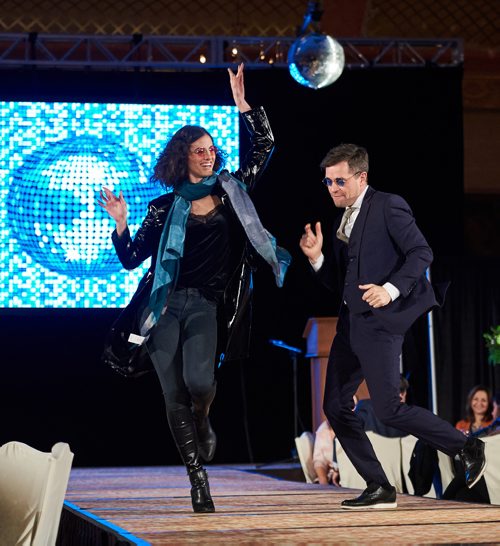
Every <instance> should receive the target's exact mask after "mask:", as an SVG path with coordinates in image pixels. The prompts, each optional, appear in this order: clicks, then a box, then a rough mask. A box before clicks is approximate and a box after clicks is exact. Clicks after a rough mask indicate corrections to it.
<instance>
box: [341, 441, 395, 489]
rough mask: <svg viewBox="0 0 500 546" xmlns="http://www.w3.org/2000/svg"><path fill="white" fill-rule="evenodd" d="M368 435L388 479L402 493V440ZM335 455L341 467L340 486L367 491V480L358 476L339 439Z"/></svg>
mask: <svg viewBox="0 0 500 546" xmlns="http://www.w3.org/2000/svg"><path fill="white" fill-rule="evenodd" d="M366 434H367V436H368V439H369V440H370V442H371V444H372V446H373V449H374V451H375V454H376V455H377V458H378V460H379V461H380V464H381V465H382V468H383V469H384V472H385V474H386V475H387V479H388V480H389V482H390V483H391V484H393V485H394V487H395V488H396V490H397V492H398V493H402V492H403V482H402V478H401V439H400V438H386V437H385V436H381V435H380V434H376V433H375V432H372V431H368V432H367V433H366ZM335 454H336V457H337V464H338V465H339V473H340V485H341V486H342V487H348V488H351V489H365V488H366V482H365V480H363V478H362V477H361V476H360V475H359V474H358V472H357V470H356V469H355V468H354V466H353V465H352V463H351V461H350V460H349V457H347V455H346V453H345V451H344V449H343V448H342V446H341V445H340V442H339V441H338V440H337V438H335Z"/></svg>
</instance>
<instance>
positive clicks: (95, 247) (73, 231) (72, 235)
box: [7, 136, 158, 277]
mask: <svg viewBox="0 0 500 546" xmlns="http://www.w3.org/2000/svg"><path fill="white" fill-rule="evenodd" d="M145 170H146V166H145V164H144V163H143V162H142V161H141V160H140V159H139V157H138V156H137V155H136V154H134V153H132V152H130V151H129V150H127V149H126V148H124V147H123V146H121V145H120V144H117V143H115V142H113V141H110V140H103V139H99V138H96V137H91V136H86V137H75V138H68V139H65V140H61V141H59V142H51V143H47V144H46V145H45V146H44V147H43V148H40V149H38V150H36V151H35V152H33V153H32V154H31V155H29V156H28V157H27V158H26V159H25V161H24V163H23V165H22V166H21V167H19V168H18V169H17V171H15V172H14V175H13V181H12V184H11V188H10V191H9V194H8V197H7V214H8V221H9V223H10V226H11V228H12V230H13V235H14V237H16V239H17V240H18V243H19V245H20V246H21V248H22V249H23V250H24V251H25V252H26V253H27V254H29V255H30V256H31V257H32V258H33V259H34V260H35V261H36V262H38V263H40V264H41V265H43V266H44V267H46V268H48V269H50V270H52V271H57V272H58V273H62V274H64V275H68V276H71V277H86V276H106V275H109V274H110V273H112V272H115V271H119V270H120V269H121V265H120V263H119V262H118V259H117V258H116V254H115V251H114V248H113V245H112V243H111V232H112V230H113V229H114V221H113V220H112V219H111V218H110V217H109V216H108V214H107V213H106V211H105V210H103V209H102V208H101V207H100V206H99V204H98V203H97V199H98V196H99V191H100V190H101V188H102V186H106V187H108V188H110V189H111V190H112V191H114V192H115V193H117V192H118V191H119V190H122V191H123V193H124V196H125V199H126V201H127V204H128V211H129V223H130V224H138V223H139V222H140V221H141V220H142V218H143V217H144V215H145V212H146V208H147V203H148V202H149V201H150V200H151V199H153V198H154V197H156V196H157V195H158V190H157V189H156V188H155V187H154V186H153V185H151V184H148V183H147V176H146V174H145Z"/></svg>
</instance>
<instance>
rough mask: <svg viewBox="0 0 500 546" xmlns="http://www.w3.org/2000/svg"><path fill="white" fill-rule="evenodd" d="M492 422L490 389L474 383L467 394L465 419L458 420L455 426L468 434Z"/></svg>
mask: <svg viewBox="0 0 500 546" xmlns="http://www.w3.org/2000/svg"><path fill="white" fill-rule="evenodd" d="M492 422H493V401H492V394H491V390H490V389H489V388H488V387H484V386H483V385H476V386H475V387H473V388H472V389H471V391H470V392H469V394H468V395H467V402H466V404H465V419H462V420H461V421H458V423H457V424H456V425H455V428H456V429H458V430H460V431H462V432H463V433H464V434H467V435H469V434H473V433H474V432H476V431H478V430H479V429H482V428H484V427H487V426H488V425H491V423H492Z"/></svg>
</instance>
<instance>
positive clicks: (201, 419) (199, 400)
mask: <svg viewBox="0 0 500 546" xmlns="http://www.w3.org/2000/svg"><path fill="white" fill-rule="evenodd" d="M191 398H192V401H193V406H192V409H193V418H194V424H195V426H196V433H197V434H198V447H199V450H200V456H201V458H202V459H203V460H204V461H205V462H207V463H208V462H210V461H211V460H212V459H213V458H214V455H215V448H216V446H217V436H216V435H215V432H214V429H213V428H212V425H211V424H210V420H209V419H208V412H209V410H210V404H211V403H212V402H213V399H214V398H215V385H214V388H213V390H212V391H210V392H209V393H207V394H204V395H202V396H198V395H194V394H193V395H192V397H191Z"/></svg>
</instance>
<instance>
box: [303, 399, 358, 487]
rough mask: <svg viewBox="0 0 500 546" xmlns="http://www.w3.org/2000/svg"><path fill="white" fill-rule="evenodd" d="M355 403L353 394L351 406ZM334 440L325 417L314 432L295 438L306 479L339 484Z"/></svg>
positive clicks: (325, 483)
mask: <svg viewBox="0 0 500 546" xmlns="http://www.w3.org/2000/svg"><path fill="white" fill-rule="evenodd" d="M356 403H357V398H356V396H353V407H355V406H356ZM334 440H335V432H334V431H333V429H332V427H331V425H330V423H329V422H328V420H327V419H325V420H324V421H323V422H322V423H321V424H320V425H319V427H318V428H317V430H316V432H315V433H314V434H312V433H311V432H303V433H302V434H301V435H300V437H299V438H296V439H295V445H296V447H297V454H298V456H299V460H300V464H301V466H302V470H303V472H304V476H306V480H307V479H309V481H311V482H313V483H319V484H321V485H328V484H332V485H337V486H339V485H340V484H339V471H338V466H337V463H336V461H334V454H333V441H334Z"/></svg>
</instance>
